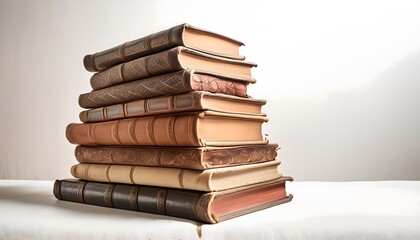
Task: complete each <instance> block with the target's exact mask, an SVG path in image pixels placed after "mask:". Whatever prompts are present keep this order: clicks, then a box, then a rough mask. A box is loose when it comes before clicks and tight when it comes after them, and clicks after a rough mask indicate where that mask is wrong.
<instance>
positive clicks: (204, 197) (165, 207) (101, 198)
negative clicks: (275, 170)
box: [53, 177, 293, 223]
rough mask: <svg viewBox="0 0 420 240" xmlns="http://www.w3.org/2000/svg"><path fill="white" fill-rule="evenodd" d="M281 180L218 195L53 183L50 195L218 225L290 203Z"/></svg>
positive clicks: (285, 178)
mask: <svg viewBox="0 0 420 240" xmlns="http://www.w3.org/2000/svg"><path fill="white" fill-rule="evenodd" d="M286 181H292V178H290V177H283V178H280V179H276V180H273V181H268V182H264V183H259V184H252V185H247V186H244V187H240V188H234V189H229V190H225V191H219V192H199V191H188V190H179V189H172V188H161V187H150V186H139V185H126V184H113V183H98V182H88V181H81V180H75V179H64V180H56V181H55V182H54V187H53V193H54V196H55V197H56V198H57V199H59V200H64V201H70V202H77V203H84V204H91V205H96V206H102V207H110V208H118V209H124V210H131V211H139V212H145V213H152V214H160V215H168V216H173V217H179V218H184V219H192V220H196V221H201V222H205V223H218V222H221V221H225V220H228V219H231V218H234V217H238V216H241V215H245V214H248V213H252V212H255V211H259V210H262V209H266V208H269V207H273V206H276V205H279V204H282V203H286V202H289V201H291V200H292V198H293V195H292V194H289V195H288V194H287V191H286Z"/></svg>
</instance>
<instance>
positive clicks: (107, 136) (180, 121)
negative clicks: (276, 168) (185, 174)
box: [66, 111, 268, 147]
mask: <svg viewBox="0 0 420 240" xmlns="http://www.w3.org/2000/svg"><path fill="white" fill-rule="evenodd" d="M267 121H268V118H266V117H263V116H258V115H245V114H231V113H220V112H214V111H202V112H184V113H179V114H178V113H176V114H167V115H157V116H149V117H139V118H128V119H121V120H114V121H108V122H97V123H71V124H69V125H68V126H67V128H66V137H67V140H68V141H69V142H70V143H73V144H80V145H136V146H139V145H144V146H192V147H200V146H238V145H251V144H267V142H268V141H267V140H266V139H263V136H262V133H261V131H262V124H263V123H264V122H267Z"/></svg>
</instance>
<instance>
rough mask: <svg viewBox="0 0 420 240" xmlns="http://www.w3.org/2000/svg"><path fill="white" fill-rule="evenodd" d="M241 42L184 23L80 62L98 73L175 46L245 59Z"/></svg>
mask: <svg viewBox="0 0 420 240" xmlns="http://www.w3.org/2000/svg"><path fill="white" fill-rule="evenodd" d="M242 45H244V44H243V43H242V42H240V41H237V40H234V39H232V38H229V37H226V36H223V35H221V34H217V33H214V32H210V31H207V30H204V29H200V28H196V27H193V26H191V25H189V24H186V23H185V24H181V25H178V26H175V27H172V28H169V29H166V30H163V31H161V32H157V33H153V34H150V35H148V36H145V37H142V38H140V39H137V40H133V41H130V42H126V43H124V44H121V45H119V46H116V47H113V48H110V49H107V50H105V51H102V52H97V53H94V54H89V55H86V56H85V57H84V59H83V65H84V66H85V68H86V70H88V71H90V72H99V71H103V70H105V69H108V68H110V67H112V66H115V65H118V64H120V63H123V62H127V61H130V60H133V59H136V58H140V57H143V56H146V55H150V54H153V53H157V52H160V51H164V50H168V49H170V48H173V47H176V46H185V47H188V48H191V49H194V50H198V51H202V52H205V53H209V54H213V55H217V56H221V57H226V58H231V59H238V60H244V59H245V57H243V56H241V55H240V54H239V47H240V46H242Z"/></svg>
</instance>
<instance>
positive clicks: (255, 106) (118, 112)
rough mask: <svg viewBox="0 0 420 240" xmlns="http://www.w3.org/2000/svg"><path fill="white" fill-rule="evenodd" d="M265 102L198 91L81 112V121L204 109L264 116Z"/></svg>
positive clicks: (98, 120) (101, 120)
mask: <svg viewBox="0 0 420 240" xmlns="http://www.w3.org/2000/svg"><path fill="white" fill-rule="evenodd" d="M232 89H234V88H232ZM265 103H266V101H265V100H260V99H253V98H249V97H247V98H245V97H236V96H231V95H227V94H218V93H210V92H204V91H194V92H190V93H186V94H177V95H171V96H165V97H155V98H148V99H144V100H138V101H133V102H126V103H120V104H116V105H111V106H106V107H100V108H94V109H90V110H85V111H82V112H80V114H79V118H80V121H82V122H85V123H88V122H103V121H109V120H115V119H122V118H130V117H142V116H150V115H159V114H164V113H176V112H187V111H204V110H212V111H219V112H231V113H239V114H258V115H265V114H263V113H261V108H262V106H263V105H265Z"/></svg>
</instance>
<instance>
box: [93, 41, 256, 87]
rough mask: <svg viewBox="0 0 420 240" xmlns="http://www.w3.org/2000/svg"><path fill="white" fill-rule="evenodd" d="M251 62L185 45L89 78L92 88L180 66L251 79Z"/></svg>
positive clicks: (111, 84)
mask: <svg viewBox="0 0 420 240" xmlns="http://www.w3.org/2000/svg"><path fill="white" fill-rule="evenodd" d="M255 66H257V65H256V64H255V63H251V62H245V61H239V60H233V59H228V58H222V57H217V56H214V55H210V54H206V53H203V52H200V51H196V50H192V49H190V48H186V47H175V48H172V49H169V50H166V51H163V52H158V53H155V54H152V55H149V56H145V57H141V58H137V59H134V60H131V61H129V62H125V63H122V64H119V65H116V66H114V67H111V68H109V69H107V70H104V71H103V72H98V73H95V74H93V75H92V77H91V78H90V85H91V86H92V89H93V90H98V89H102V88H106V87H110V86H113V85H117V84H121V83H125V82H129V81H133V80H137V79H142V78H146V77H150V76H155V75H161V74H164V73H169V72H175V71H179V70H184V69H196V70H199V71H206V72H210V73H214V74H222V75H227V76H230V77H234V78H241V79H246V80H248V81H255V80H254V79H253V78H252V75H251V68H253V67H255Z"/></svg>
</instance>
